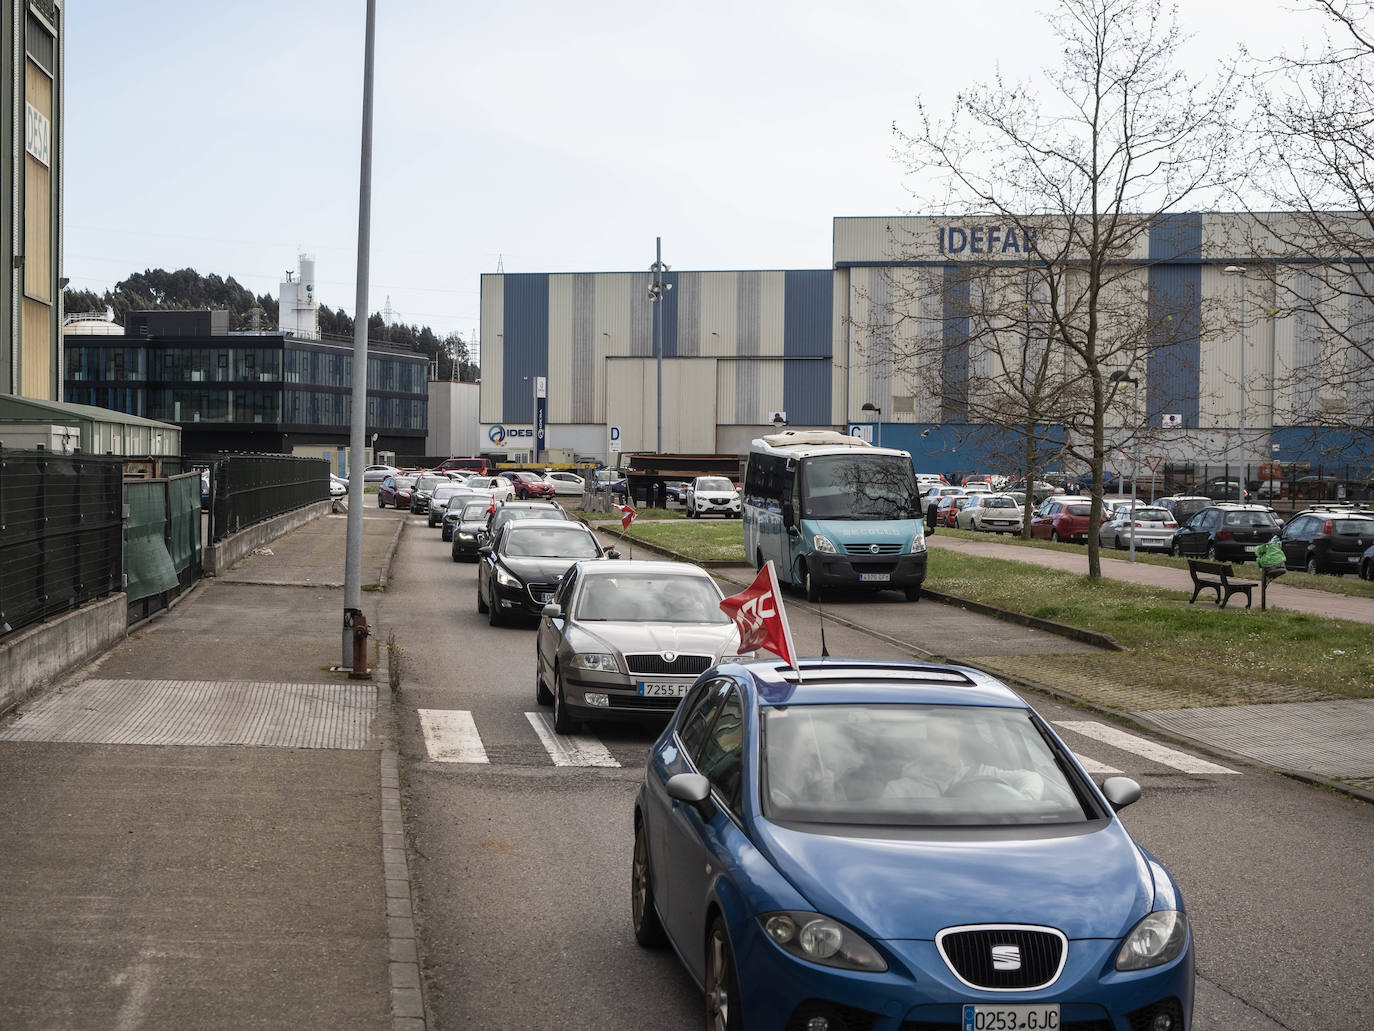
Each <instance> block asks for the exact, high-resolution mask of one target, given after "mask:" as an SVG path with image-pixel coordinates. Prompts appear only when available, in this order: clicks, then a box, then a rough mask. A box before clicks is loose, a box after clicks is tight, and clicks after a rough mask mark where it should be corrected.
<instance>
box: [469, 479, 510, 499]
mask: <svg viewBox="0 0 1374 1031" xmlns="http://www.w3.org/2000/svg"><path fill="white" fill-rule="evenodd" d="M463 486H464V487H466V488H467V489H468V490H470V491H472V492H473V493H474V494H486V495H488V496H489V497H493V498H495V499H496V500H497V501H498V502H501V501H509V500H511V499H512V498H514V497H515V485H514V484H513V483H511V482H510V480H507V479H505V478H503V477H500V476H469V477H468V478H467V481H466V482H465V483H464V484H463Z"/></svg>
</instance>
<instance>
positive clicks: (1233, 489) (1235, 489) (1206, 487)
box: [1188, 476, 1250, 504]
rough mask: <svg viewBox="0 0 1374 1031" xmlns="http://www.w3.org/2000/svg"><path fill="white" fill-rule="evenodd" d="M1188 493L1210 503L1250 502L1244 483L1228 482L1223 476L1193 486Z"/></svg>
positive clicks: (1248, 492)
mask: <svg viewBox="0 0 1374 1031" xmlns="http://www.w3.org/2000/svg"><path fill="white" fill-rule="evenodd" d="M1188 493H1189V494H1196V495H1199V496H1201V497H1204V498H1208V499H1210V500H1212V501H1231V502H1234V503H1236V504H1243V503H1244V502H1247V501H1249V500H1250V491H1249V489H1248V488H1247V487H1246V486H1245V484H1244V483H1242V482H1241V481H1240V480H1235V479H1229V480H1228V479H1227V478H1226V477H1224V476H1213V477H1212V478H1211V479H1210V480H1205V481H1203V482H1202V483H1199V484H1195V485H1194V486H1192V487H1190V488H1189V489H1188Z"/></svg>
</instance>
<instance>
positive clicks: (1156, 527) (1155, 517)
mask: <svg viewBox="0 0 1374 1031" xmlns="http://www.w3.org/2000/svg"><path fill="white" fill-rule="evenodd" d="M1177 529H1178V522H1177V521H1176V520H1175V519H1174V517H1173V514H1172V513H1170V512H1169V511H1168V510H1167V509H1163V508H1156V507H1151V506H1150V505H1141V504H1137V505H1136V507H1135V511H1134V512H1132V511H1131V506H1130V505H1122V506H1121V507H1120V508H1117V509H1116V510H1115V511H1113V512H1112V517H1111V519H1104V520H1103V521H1102V525H1101V526H1100V527H1098V530H1097V542H1098V543H1099V544H1100V545H1102V547H1104V548H1107V547H1111V548H1129V547H1130V546H1131V540H1132V538H1134V539H1135V547H1136V550H1137V551H1151V550H1153V551H1168V550H1169V549H1170V548H1171V547H1172V546H1173V543H1174V531H1175V530H1177Z"/></svg>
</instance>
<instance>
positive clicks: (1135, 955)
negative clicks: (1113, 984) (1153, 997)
mask: <svg viewBox="0 0 1374 1031" xmlns="http://www.w3.org/2000/svg"><path fill="white" fill-rule="evenodd" d="M1187 941H1188V917H1187V915H1186V914H1185V913H1183V912H1181V911H1179V910H1177V909H1161V910H1159V911H1158V912H1156V913H1151V914H1150V915H1149V916H1147V917H1145V918H1144V919H1143V920H1141V921H1140V923H1138V924H1136V925H1135V927H1133V928H1131V933H1130V934H1128V935H1126V940H1125V941H1124V942H1123V943H1122V945H1121V950H1120V951H1119V952H1118V953H1117V954H1116V969H1117V970H1148V969H1149V968H1150V967H1157V966H1159V965H1161V964H1163V963H1168V962H1169V961H1170V960H1172V959H1177V958H1178V955H1179V953H1181V952H1182V951H1183V946H1184V945H1185V944H1186V943H1187Z"/></svg>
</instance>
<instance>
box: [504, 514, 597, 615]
mask: <svg viewBox="0 0 1374 1031" xmlns="http://www.w3.org/2000/svg"><path fill="white" fill-rule="evenodd" d="M478 555H479V558H478V566H477V611H478V612H482V613H485V614H486V616H487V619H488V621H489V622H490V623H491V625H492V626H499V625H501V624H502V623H504V622H505V621H506V619H507V618H508V617H510V616H514V615H524V616H529V617H535V616H538V615H539V614H540V613H541V612H542V611H543V610H544V606H545V605H547V604H548V603H549V602H550V601H552V600H553V592H554V589H555V588H556V587H557V586H558V581H559V580H561V579H562V577H563V574H564V573H566V572H567V571H568V567H569V566H571V565H572V564H573V563H575V562H581V561H583V560H585V559H597V558H619V557H620V553H619V552H617V551H608V550H606V549H604V548H602V547H601V545H600V544H599V543H598V542H597V539H596V535H595V534H593V533H592V531H591V530H589V529H587V527H586V526H584V525H583V524H582V523H575V522H572V521H571V520H567V519H559V520H554V519H521V520H518V521H516V522H512V523H507V524H506V525H505V526H503V527H502V528H501V530H500V532H498V533H497V534H496V536H495V537H493V538H492V539H491V543H489V544H483V545H482V546H481V548H480V549H478Z"/></svg>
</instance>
